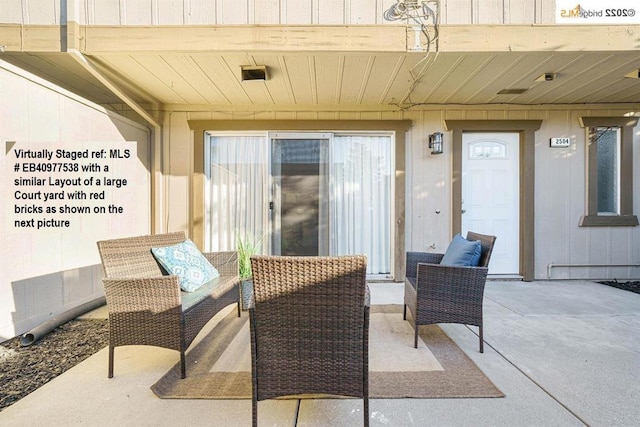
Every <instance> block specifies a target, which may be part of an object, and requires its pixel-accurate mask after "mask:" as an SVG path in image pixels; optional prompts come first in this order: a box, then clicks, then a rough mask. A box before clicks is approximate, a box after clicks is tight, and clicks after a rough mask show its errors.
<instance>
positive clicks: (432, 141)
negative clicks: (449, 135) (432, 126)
mask: <svg viewBox="0 0 640 427" xmlns="http://www.w3.org/2000/svg"><path fill="white" fill-rule="evenodd" d="M443 145H444V140H443V137H442V132H434V133H432V134H431V135H429V148H431V154H442V150H443V148H444V147H443Z"/></svg>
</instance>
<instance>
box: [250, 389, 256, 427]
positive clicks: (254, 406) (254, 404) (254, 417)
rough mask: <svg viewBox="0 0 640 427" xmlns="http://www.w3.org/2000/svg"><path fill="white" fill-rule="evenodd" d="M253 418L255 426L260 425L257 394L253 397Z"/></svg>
mask: <svg viewBox="0 0 640 427" xmlns="http://www.w3.org/2000/svg"><path fill="white" fill-rule="evenodd" d="M251 418H252V425H253V427H258V401H257V399H256V396H255V395H254V396H253V397H252V399H251Z"/></svg>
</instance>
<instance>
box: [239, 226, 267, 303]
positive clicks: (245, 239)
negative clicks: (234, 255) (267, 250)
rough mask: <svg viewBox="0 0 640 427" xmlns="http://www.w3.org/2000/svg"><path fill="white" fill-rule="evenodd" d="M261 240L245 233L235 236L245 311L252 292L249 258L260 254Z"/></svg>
mask: <svg viewBox="0 0 640 427" xmlns="http://www.w3.org/2000/svg"><path fill="white" fill-rule="evenodd" d="M261 241H262V239H256V238H254V237H253V236H252V235H250V234H249V233H247V232H244V233H242V234H241V233H237V234H236V250H237V251H238V266H239V270H240V272H239V274H240V280H241V291H242V308H243V309H244V310H246V309H247V302H248V301H249V296H250V295H251V292H253V280H252V277H253V275H252V274H251V256H252V255H255V254H257V253H258V252H260V249H261V245H262V243H261Z"/></svg>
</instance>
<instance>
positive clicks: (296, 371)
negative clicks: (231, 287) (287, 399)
mask: <svg viewBox="0 0 640 427" xmlns="http://www.w3.org/2000/svg"><path fill="white" fill-rule="evenodd" d="M366 264H367V260H366V257H364V256H359V255H358V256H341V257H292V256H272V257H269V256H254V257H252V258H251V266H252V271H253V287H254V291H253V297H252V299H251V301H250V303H249V316H250V317H249V320H250V325H251V361H252V381H253V394H252V416H253V425H254V426H257V417H258V401H261V400H266V399H273V398H276V397H280V396H290V395H306V394H315V395H317V394H327V395H335V396H350V397H361V398H363V399H364V424H365V426H368V425H369V390H368V387H369V386H368V384H369V380H368V355H369V293H368V288H367V284H366V281H365V280H366V269H367V267H366Z"/></svg>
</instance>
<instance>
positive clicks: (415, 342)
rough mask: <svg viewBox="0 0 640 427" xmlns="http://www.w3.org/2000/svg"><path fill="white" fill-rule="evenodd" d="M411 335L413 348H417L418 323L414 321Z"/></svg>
mask: <svg viewBox="0 0 640 427" xmlns="http://www.w3.org/2000/svg"><path fill="white" fill-rule="evenodd" d="M414 326H415V329H414V333H413V334H414V335H413V348H418V328H419V326H418V324H417V323H416V324H415V325H414Z"/></svg>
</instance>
